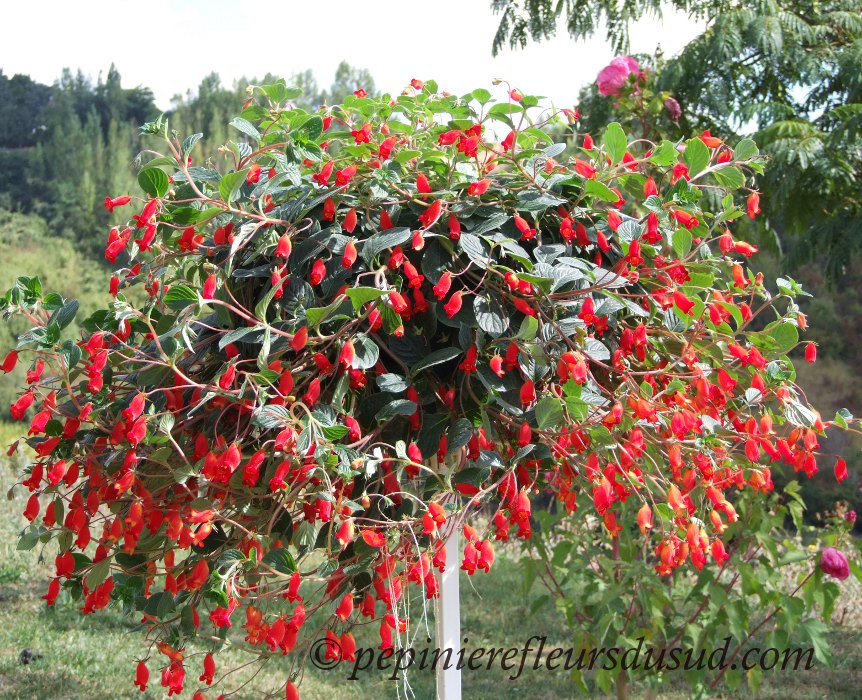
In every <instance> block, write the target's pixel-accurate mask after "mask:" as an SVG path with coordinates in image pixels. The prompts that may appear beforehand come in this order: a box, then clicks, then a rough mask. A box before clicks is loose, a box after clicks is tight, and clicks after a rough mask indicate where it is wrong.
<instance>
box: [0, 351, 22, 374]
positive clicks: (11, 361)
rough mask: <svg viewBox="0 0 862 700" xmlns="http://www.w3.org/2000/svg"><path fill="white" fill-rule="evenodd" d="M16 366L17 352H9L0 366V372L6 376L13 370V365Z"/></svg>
mask: <svg viewBox="0 0 862 700" xmlns="http://www.w3.org/2000/svg"><path fill="white" fill-rule="evenodd" d="M17 364H18V351H17V350H10V351H9V352H8V354H7V355H6V357H5V358H4V359H3V364H0V370H2V371H4V372H6V373H7V374H8V373H9V372H11V371H12V370H13V369H15V365H17Z"/></svg>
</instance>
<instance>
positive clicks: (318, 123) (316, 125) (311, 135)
mask: <svg viewBox="0 0 862 700" xmlns="http://www.w3.org/2000/svg"><path fill="white" fill-rule="evenodd" d="M297 130H298V131H299V132H300V133H302V134H304V135H305V138H307V139H308V140H309V141H315V140H316V139H318V138H320V135H321V134H322V133H323V118H322V117H321V116H320V115H319V114H312V115H311V116H310V117H309V118H308V119H306V120H305V121H304V122H302V124H300V125H299V127H298V129H297Z"/></svg>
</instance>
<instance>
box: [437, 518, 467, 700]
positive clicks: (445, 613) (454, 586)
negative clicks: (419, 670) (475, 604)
mask: <svg viewBox="0 0 862 700" xmlns="http://www.w3.org/2000/svg"><path fill="white" fill-rule="evenodd" d="M446 528H447V534H446V569H445V570H444V571H443V573H442V574H440V597H439V598H438V599H437V615H436V622H437V647H438V649H439V650H440V660H439V661H438V663H437V700H461V670H460V669H458V668H456V665H457V663H458V652H459V651H460V650H461V595H460V591H459V586H458V572H459V570H460V563H461V555H460V552H459V551H458V550H459V547H458V538H459V536H458V528H452V527H450V525H449V523H447V524H446ZM446 649H450V650H451V652H450V653H451V656H449V657H448V658H449V660H450V663H449V664H448V665H449V668H444V666H445V665H446V664H445V660H446V658H447V656H446V654H445V650H446Z"/></svg>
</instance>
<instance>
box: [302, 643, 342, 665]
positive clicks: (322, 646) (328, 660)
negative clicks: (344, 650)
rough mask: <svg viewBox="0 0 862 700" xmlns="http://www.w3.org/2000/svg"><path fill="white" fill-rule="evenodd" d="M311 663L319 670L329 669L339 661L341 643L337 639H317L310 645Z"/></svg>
mask: <svg viewBox="0 0 862 700" xmlns="http://www.w3.org/2000/svg"><path fill="white" fill-rule="evenodd" d="M309 656H310V657H311V665H312V666H314V667H315V668H319V669H320V670H321V671H331V670H332V669H333V668H335V667H336V666H338V664H339V662H340V661H341V645H340V644H339V643H338V640H337V639H332V638H326V637H324V638H323V639H318V640H317V641H316V642H315V643H314V644H312V645H311V652H310V654H309Z"/></svg>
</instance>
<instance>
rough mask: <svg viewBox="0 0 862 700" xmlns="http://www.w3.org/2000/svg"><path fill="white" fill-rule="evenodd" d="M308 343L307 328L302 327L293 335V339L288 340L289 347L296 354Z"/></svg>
mask: <svg viewBox="0 0 862 700" xmlns="http://www.w3.org/2000/svg"><path fill="white" fill-rule="evenodd" d="M307 342H308V326H303V327H302V328H300V329H299V330H298V331H296V333H294V334H293V338H291V340H290V347H291V348H293V350H295V351H296V352H299V351H300V350H302V349H303V348H304V347H305V344H306V343H307Z"/></svg>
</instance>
